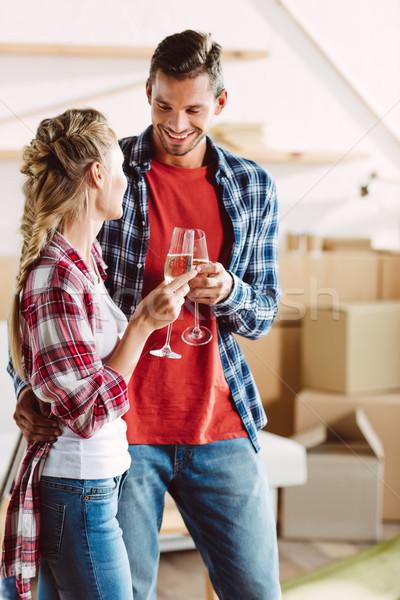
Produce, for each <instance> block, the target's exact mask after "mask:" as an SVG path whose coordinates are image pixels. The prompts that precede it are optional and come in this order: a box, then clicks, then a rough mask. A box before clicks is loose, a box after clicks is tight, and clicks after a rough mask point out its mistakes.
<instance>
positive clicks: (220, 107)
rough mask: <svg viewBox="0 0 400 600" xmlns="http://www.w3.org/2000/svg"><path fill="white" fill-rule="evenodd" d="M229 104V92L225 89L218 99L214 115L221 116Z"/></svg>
mask: <svg viewBox="0 0 400 600" xmlns="http://www.w3.org/2000/svg"><path fill="white" fill-rule="evenodd" d="M227 102H228V92H227V91H226V90H225V89H223V90H222V92H221V93H220V95H219V96H218V98H217V104H216V106H215V111H214V114H215V115H219V114H220V113H221V112H222V111H223V109H224V108H225V106H226V103H227Z"/></svg>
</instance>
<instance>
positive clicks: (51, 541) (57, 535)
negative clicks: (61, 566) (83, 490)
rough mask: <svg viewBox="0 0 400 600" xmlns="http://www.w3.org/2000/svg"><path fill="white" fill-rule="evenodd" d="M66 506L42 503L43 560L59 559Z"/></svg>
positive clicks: (40, 543) (40, 550) (41, 537)
mask: <svg viewBox="0 0 400 600" xmlns="http://www.w3.org/2000/svg"><path fill="white" fill-rule="evenodd" d="M64 517H65V506H64V505H63V504H55V503H54V502H49V501H48V500H41V501H40V540H39V552H40V555H41V556H42V557H43V558H58V555H59V553H60V547H61V540H62V534H63V528H64Z"/></svg>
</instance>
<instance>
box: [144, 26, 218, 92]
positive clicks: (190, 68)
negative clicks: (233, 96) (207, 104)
mask: <svg viewBox="0 0 400 600" xmlns="http://www.w3.org/2000/svg"><path fill="white" fill-rule="evenodd" d="M157 71H161V72H162V73H164V75H166V76H167V77H173V78H174V79H178V80H183V79H195V78H196V77H198V76H199V75H201V74H203V73H207V74H208V76H209V78H210V87H211V89H212V91H213V93H214V96H215V98H218V96H219V95H220V94H221V92H222V90H223V89H224V83H223V74H222V48H221V46H220V45H219V44H217V43H216V42H214V41H213V40H212V38H211V35H210V34H209V33H202V32H201V31H193V30H191V29H187V30H186V31H182V32H181V33H175V34H174V35H170V36H168V37H166V38H165V39H163V40H162V41H161V42H160V43H159V44H158V46H157V48H156V49H155V51H154V54H153V56H152V59H151V63H150V74H149V84H150V89H151V88H152V85H153V83H154V79H155V76H156V73H157Z"/></svg>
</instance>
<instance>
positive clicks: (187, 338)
mask: <svg viewBox="0 0 400 600" xmlns="http://www.w3.org/2000/svg"><path fill="white" fill-rule="evenodd" d="M207 262H208V252H207V243H206V234H205V233H204V231H203V230H202V229H195V230H194V243H193V267H195V266H196V265H199V264H201V263H207ZM197 277H207V275H205V274H204V275H202V274H201V273H200V274H198V275H197ZM182 339H183V341H184V342H186V343H187V344H190V345H191V346H203V345H204V344H208V342H209V341H211V339H212V333H211V331H210V330H209V329H208V327H204V326H203V325H199V304H198V302H195V303H194V327H188V328H187V329H185V331H184V332H183V333H182Z"/></svg>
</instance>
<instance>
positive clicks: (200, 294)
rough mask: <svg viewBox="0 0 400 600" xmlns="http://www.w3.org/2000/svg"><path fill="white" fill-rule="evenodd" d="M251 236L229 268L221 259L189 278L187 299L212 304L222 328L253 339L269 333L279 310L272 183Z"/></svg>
mask: <svg viewBox="0 0 400 600" xmlns="http://www.w3.org/2000/svg"><path fill="white" fill-rule="evenodd" d="M262 204H263V206H262V209H261V207H260V209H259V210H258V211H257V215H258V218H257V219H254V220H253V229H252V233H251V238H249V237H247V238H246V239H245V240H244V244H243V251H242V255H241V256H240V257H239V259H238V260H237V261H236V263H235V264H234V265H233V268H232V270H229V271H227V270H225V268H224V267H223V265H221V264H220V263H206V264H203V265H199V271H200V275H201V274H203V275H204V274H206V275H207V277H201V276H200V277H196V278H195V279H194V280H192V281H191V282H190V286H191V288H192V291H191V293H190V295H189V297H190V298H191V299H192V300H194V301H197V302H199V303H202V304H208V305H210V306H212V307H213V311H214V314H215V316H216V317H217V318H218V319H219V321H220V324H221V326H222V327H223V328H224V329H225V330H227V331H229V332H231V333H238V334H240V335H243V336H245V337H248V338H252V339H257V338H259V337H262V336H263V335H265V334H266V333H268V331H269V329H270V328H271V327H272V324H273V322H274V319H275V316H276V313H277V311H278V299H279V296H280V293H281V291H280V284H279V266H278V212H277V201H276V191H275V185H274V184H273V183H272V184H271V185H270V186H269V187H268V190H267V197H266V198H264V202H263V203H262Z"/></svg>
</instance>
